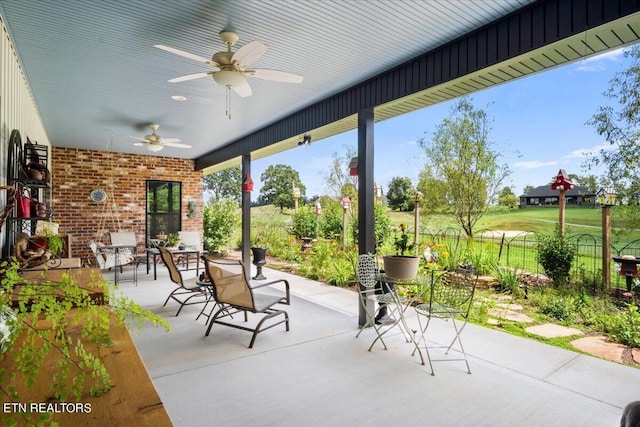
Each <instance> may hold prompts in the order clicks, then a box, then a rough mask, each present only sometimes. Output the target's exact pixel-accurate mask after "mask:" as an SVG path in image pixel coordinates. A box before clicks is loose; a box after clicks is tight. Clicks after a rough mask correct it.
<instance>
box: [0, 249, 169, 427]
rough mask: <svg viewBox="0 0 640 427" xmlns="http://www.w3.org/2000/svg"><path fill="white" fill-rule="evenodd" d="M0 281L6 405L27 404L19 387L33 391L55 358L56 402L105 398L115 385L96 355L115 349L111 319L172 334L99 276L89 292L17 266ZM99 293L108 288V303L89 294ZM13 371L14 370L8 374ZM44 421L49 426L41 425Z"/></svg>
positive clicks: (0, 361)
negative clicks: (33, 276)
mask: <svg viewBox="0 0 640 427" xmlns="http://www.w3.org/2000/svg"><path fill="white" fill-rule="evenodd" d="M0 275H1V277H2V287H1V292H0V312H2V313H3V318H4V319H5V322H4V324H6V326H7V327H6V329H2V330H0V339H1V340H2V341H3V342H2V353H0V395H2V396H4V400H5V402H12V403H19V402H21V401H24V399H22V398H21V396H20V395H19V393H18V391H17V388H16V384H17V383H18V382H22V383H24V385H25V386H26V387H31V386H33V385H34V384H35V382H36V380H37V378H38V376H39V375H40V367H41V366H42V364H43V362H44V361H45V360H46V359H47V358H48V357H50V356H51V355H52V354H55V353H58V354H59V355H60V356H61V357H60V361H59V362H58V363H57V365H56V367H55V369H54V371H53V372H52V376H51V391H52V393H53V396H54V397H55V399H57V400H59V401H62V402H64V401H68V400H71V399H75V400H76V401H80V400H81V397H82V395H83V393H86V392H87V391H88V393H89V395H91V396H101V395H103V394H104V393H106V392H108V391H109V390H110V389H111V387H112V384H111V378H110V375H109V373H108V372H107V370H106V369H105V366H104V364H103V363H102V361H101V359H100V358H99V355H98V354H97V351H98V350H97V349H99V348H100V347H108V346H112V345H113V343H112V341H111V338H110V337H109V329H110V325H111V323H112V319H114V318H115V321H116V322H118V323H119V324H120V325H125V326H127V327H129V326H131V325H132V324H133V323H134V322H135V323H136V324H137V325H138V327H141V325H142V323H144V322H145V321H148V322H151V323H152V324H153V325H155V326H162V327H164V328H165V329H166V330H169V324H168V323H167V322H166V321H165V320H164V319H162V318H161V317H160V316H158V315H156V314H155V313H152V312H150V311H148V310H144V309H142V308H141V307H140V306H139V305H137V304H136V303H134V302H133V301H131V300H129V299H127V298H125V297H122V296H119V295H116V294H115V292H114V291H113V289H110V288H109V287H108V286H107V285H106V284H104V283H103V279H102V277H101V276H100V277H96V278H95V279H93V278H92V280H91V283H90V284H89V286H88V287H87V288H81V287H80V286H78V285H77V284H76V282H75V280H74V279H73V278H72V277H71V276H69V275H67V274H64V275H63V278H62V280H61V281H60V282H51V281H44V280H42V281H28V280H25V279H23V278H22V277H21V276H20V275H19V274H18V265H17V264H16V263H11V264H10V263H8V262H6V261H5V262H3V263H2V264H0ZM99 287H104V301H103V300H102V297H99V296H96V295H92V294H91V293H90V289H96V288H99ZM107 301H108V305H107V304H105V302H107ZM9 358H12V359H13V360H10V359H9ZM11 365H13V366H14V369H8V368H7V366H11ZM21 415H22V416H23V417H26V418H27V419H26V421H27V423H34V422H35V420H32V419H31V418H30V417H31V416H30V415H29V414H28V413H27V414H21ZM36 415H37V414H33V416H36ZM4 417H6V418H9V417H10V415H7V414H5V415H4ZM9 421H10V420H7V421H6V422H9ZM14 421H15V420H13V421H11V422H14ZM42 421H47V420H46V419H40V420H38V422H42ZM3 422H4V421H3Z"/></svg>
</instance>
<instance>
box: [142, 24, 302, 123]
mask: <svg viewBox="0 0 640 427" xmlns="http://www.w3.org/2000/svg"><path fill="white" fill-rule="evenodd" d="M220 38H221V39H222V41H223V42H224V43H225V44H226V45H227V50H226V51H220V52H216V53H214V54H213V56H212V57H211V59H207V58H205V57H202V56H199V55H195V54H193V53H189V52H185V51H183V50H180V49H176V48H173V47H169V46H165V45H161V44H157V45H154V47H156V48H158V49H162V50H164V51H167V52H170V53H173V54H175V55H179V56H182V57H183V58H188V59H192V60H194V61H198V62H202V63H204V64H207V65H209V66H211V67H213V70H211V71H207V72H201V73H195V74H188V75H186V76H181V77H176V78H173V79H170V80H169V82H171V83H176V82H184V81H187V80H193V79H199V78H202V77H206V76H211V77H213V79H214V80H215V81H216V83H218V84H219V85H221V86H224V87H225V88H227V107H228V106H229V98H228V96H229V91H230V90H231V89H233V91H234V92H236V93H237V94H238V95H240V96H242V97H245V96H251V93H252V92H251V86H249V83H248V82H247V79H246V76H250V77H254V78H256V79H262V80H271V81H276V82H284V83H301V82H302V79H303V77H302V76H299V75H297V74H292V73H287V72H284V71H279V70H270V69H264V68H248V65H249V64H251V63H252V62H254V61H256V60H257V59H258V58H260V57H261V56H262V55H264V53H265V52H266V50H267V46H266V45H265V44H264V43H262V42H259V41H256V40H254V41H252V42H249V43H247V44H246V45H244V46H242V47H241V48H240V49H238V50H237V51H236V52H232V51H231V47H232V46H233V45H234V44H235V43H236V42H237V41H238V35H237V34H236V33H234V32H232V31H221V32H220ZM227 115H229V111H228V109H227ZM229 117H230V115H229Z"/></svg>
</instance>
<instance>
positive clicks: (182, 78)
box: [167, 73, 211, 83]
mask: <svg viewBox="0 0 640 427" xmlns="http://www.w3.org/2000/svg"><path fill="white" fill-rule="evenodd" d="M210 74H211V73H195V74H187V75H186V76H180V77H175V78H173V79H170V80H167V81H168V82H169V83H178V82H186V81H187V80H195V79H199V78H202V77H207V76H208V75H210Z"/></svg>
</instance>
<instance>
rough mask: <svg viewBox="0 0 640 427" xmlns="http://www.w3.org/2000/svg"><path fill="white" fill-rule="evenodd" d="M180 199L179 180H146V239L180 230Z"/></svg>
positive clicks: (180, 188) (180, 186)
mask: <svg viewBox="0 0 640 427" xmlns="http://www.w3.org/2000/svg"><path fill="white" fill-rule="evenodd" d="M181 200H182V184H181V183H180V182H177V181H153V180H148V181H147V241H148V240H149V239H150V238H151V239H153V238H155V236H156V235H158V234H163V233H164V234H169V233H177V232H178V231H180V229H181V228H182V224H181V222H180V221H181V218H182V215H181V211H180V210H181V206H182V203H181Z"/></svg>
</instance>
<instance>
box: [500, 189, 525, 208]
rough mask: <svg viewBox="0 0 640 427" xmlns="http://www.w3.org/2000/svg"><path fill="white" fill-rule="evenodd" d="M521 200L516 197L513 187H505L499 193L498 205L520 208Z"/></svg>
mask: <svg viewBox="0 0 640 427" xmlns="http://www.w3.org/2000/svg"><path fill="white" fill-rule="evenodd" d="M519 201H520V199H519V198H518V196H516V195H515V193H514V192H513V190H512V189H511V187H504V188H503V189H502V190H500V193H498V204H499V205H500V206H506V207H508V208H510V209H513V208H515V207H517V206H518V202H519Z"/></svg>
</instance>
